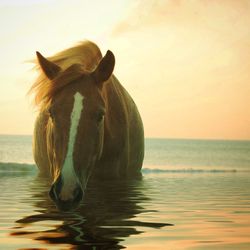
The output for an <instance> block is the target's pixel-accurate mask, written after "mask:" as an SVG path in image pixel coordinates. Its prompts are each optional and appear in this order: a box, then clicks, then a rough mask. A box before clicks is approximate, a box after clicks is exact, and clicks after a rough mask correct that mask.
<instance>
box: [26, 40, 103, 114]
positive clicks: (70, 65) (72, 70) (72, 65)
mask: <svg viewBox="0 0 250 250" xmlns="http://www.w3.org/2000/svg"><path fill="white" fill-rule="evenodd" d="M101 58H102V54H101V51H100V49H99V48H98V46H97V45H96V44H94V43H93V42H90V41H84V42H81V43H80V44H79V45H77V46H75V47H72V48H69V49H66V50H64V51H62V52H59V53H57V54H56V55H54V56H52V57H48V58H47V59H48V60H49V61H51V62H53V63H55V64H57V65H58V66H60V68H61V69H62V71H61V73H60V74H59V75H58V76H57V77H56V78H55V79H53V80H49V79H48V78H47V77H46V76H45V74H44V73H43V72H42V70H41V69H40V67H39V64H38V63H37V68H38V70H39V71H40V74H39V76H38V78H37V80H36V81H35V82H34V84H33V85H32V86H31V88H30V91H29V93H33V94H34V103H35V105H36V106H38V107H39V108H40V109H43V108H45V107H46V106H47V105H48V103H50V101H51V98H52V97H53V96H54V95H55V94H56V93H57V92H58V90H60V89H62V88H63V87H64V86H66V85H68V84H69V83H71V82H72V81H73V80H76V79H78V78H79V77H81V76H82V75H83V74H84V73H87V72H92V71H93V70H94V69H95V68H96V66H97V65H98V63H99V61H100V60H101Z"/></svg>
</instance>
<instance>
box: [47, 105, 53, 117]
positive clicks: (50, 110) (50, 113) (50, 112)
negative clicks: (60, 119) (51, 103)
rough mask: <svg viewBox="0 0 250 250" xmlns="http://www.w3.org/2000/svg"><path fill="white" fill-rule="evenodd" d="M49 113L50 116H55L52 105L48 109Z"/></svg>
mask: <svg viewBox="0 0 250 250" xmlns="http://www.w3.org/2000/svg"><path fill="white" fill-rule="evenodd" d="M48 113H49V116H50V117H51V118H52V119H53V117H54V112H53V110H52V108H51V107H50V108H49V109H48Z"/></svg>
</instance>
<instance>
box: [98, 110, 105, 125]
mask: <svg viewBox="0 0 250 250" xmlns="http://www.w3.org/2000/svg"><path fill="white" fill-rule="evenodd" d="M103 117H104V113H103V112H99V113H98V114H97V122H98V123H100V122H101V121H102V120H103Z"/></svg>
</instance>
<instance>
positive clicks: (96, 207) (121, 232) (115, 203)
mask: <svg viewBox="0 0 250 250" xmlns="http://www.w3.org/2000/svg"><path fill="white" fill-rule="evenodd" d="M143 184H144V181H143V180H133V181H121V180H119V181H115V182H109V181H102V182H101V183H100V182H98V183H97V182H95V181H93V182H92V183H89V186H88V189H87V191H86V194H85V198H84V201H83V204H82V205H81V207H79V208H78V209H77V210H76V211H75V212H64V213H63V212H59V211H57V209H56V208H55V205H54V204H53V203H52V201H51V200H50V199H49V197H48V189H49V184H48V183H46V180H44V179H43V178H41V177H38V178H37V179H36V180H35V181H34V183H32V184H30V188H31V192H32V200H33V201H35V204H34V215H30V216H26V217H24V218H22V219H19V220H17V221H16V223H17V225H16V227H15V228H13V230H12V233H11V235H12V236H22V237H28V238H30V239H33V240H36V241H39V242H45V244H66V245H67V246H69V245H70V246H71V248H72V249H121V248H124V247H123V246H122V244H121V242H122V241H123V240H124V239H125V238H127V237H129V236H131V235H135V234H140V233H142V231H141V230H138V227H139V228H142V227H151V228H162V227H164V226H169V225H171V224H167V223H150V222H142V221H138V220H136V217H137V215H139V214H140V213H142V212H143V213H147V212H152V210H147V209H146V208H145V203H147V201H148V200H149V198H147V196H146V194H145V187H144V185H143ZM27 202H31V201H30V200H28V201H27ZM143 203H144V205H143ZM36 222H38V223H41V222H43V223H44V224H45V225H46V224H49V223H50V222H52V224H53V225H54V226H53V227H46V230H38V231H32V230H30V227H31V225H34V224H35V223H36ZM48 228H49V230H48ZM51 228H52V229H51ZM43 229H44V228H43ZM60 249H61V248H60Z"/></svg>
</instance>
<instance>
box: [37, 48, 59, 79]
mask: <svg viewBox="0 0 250 250" xmlns="http://www.w3.org/2000/svg"><path fill="white" fill-rule="evenodd" d="M36 56H37V60H38V63H39V65H40V67H41V69H42V71H43V72H44V74H45V75H46V76H47V77H48V78H49V79H50V80H52V79H54V78H55V77H56V76H57V74H58V73H59V72H60V71H61V68H60V67H59V66H58V65H56V64H55V63H53V62H50V61H49V60H48V59H46V58H45V57H43V56H42V55H41V54H40V53H39V52H38V51H37V52H36Z"/></svg>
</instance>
